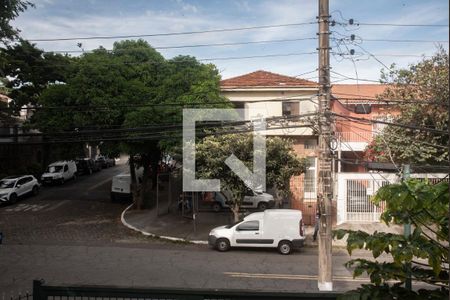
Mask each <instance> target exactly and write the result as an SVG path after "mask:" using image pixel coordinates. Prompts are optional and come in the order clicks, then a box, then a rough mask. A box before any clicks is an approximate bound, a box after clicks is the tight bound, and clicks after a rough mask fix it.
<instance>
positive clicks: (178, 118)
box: [124, 56, 230, 207]
mask: <svg viewBox="0 0 450 300" xmlns="http://www.w3.org/2000/svg"><path fill="white" fill-rule="evenodd" d="M157 67H158V77H157V79H156V86H155V88H154V90H155V95H154V97H153V98H147V99H146V101H145V103H147V104H149V105H151V104H157V106H152V107H144V108H139V109H137V110H134V111H132V112H130V113H128V114H127V115H126V116H125V121H124V125H125V127H138V126H143V125H156V126H158V125H159V126H161V125H167V124H180V123H181V122H182V111H183V108H184V107H189V108H196V107H197V108H208V107H209V108H211V107H222V108H225V107H230V102H229V100H227V99H225V98H224V97H222V96H221V95H220V88H219V81H220V76H219V73H218V71H217V69H216V68H215V66H213V65H210V64H202V63H200V62H199V61H197V60H196V59H195V58H193V57H189V56H178V57H175V58H173V59H171V60H168V61H167V62H166V63H162V64H159V65H157ZM165 104H166V105H165ZM153 131H154V132H155V131H156V134H155V133H154V135H153V137H152V138H150V139H147V140H142V141H136V142H132V143H127V148H128V149H129V152H130V153H139V154H140V155H139V158H140V161H138V163H139V165H141V166H143V167H144V176H143V182H142V187H141V191H140V194H141V195H140V202H141V201H143V198H144V196H146V195H147V196H149V197H148V201H147V202H148V204H149V205H153V204H154V202H155V201H154V197H152V196H154V195H152V194H153V193H152V191H151V190H154V189H155V188H156V181H157V169H158V164H159V162H160V160H161V158H162V153H163V152H169V153H173V152H174V148H177V147H179V145H181V138H180V137H179V135H180V134H181V128H179V129H178V130H172V132H171V133H170V134H167V131H164V130H163V129H160V130H159V132H158V129H157V128H156V129H154V130H153ZM149 133H152V132H149ZM139 206H140V203H139V202H138V207H139Z"/></svg>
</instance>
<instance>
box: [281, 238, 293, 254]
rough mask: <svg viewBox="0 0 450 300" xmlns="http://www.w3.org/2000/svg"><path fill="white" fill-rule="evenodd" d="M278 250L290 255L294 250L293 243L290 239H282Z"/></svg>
mask: <svg viewBox="0 0 450 300" xmlns="http://www.w3.org/2000/svg"><path fill="white" fill-rule="evenodd" d="M278 252H280V253H281V254H283V255H288V254H290V253H291V252H292V243H291V242H289V241H281V242H280V243H279V244H278Z"/></svg>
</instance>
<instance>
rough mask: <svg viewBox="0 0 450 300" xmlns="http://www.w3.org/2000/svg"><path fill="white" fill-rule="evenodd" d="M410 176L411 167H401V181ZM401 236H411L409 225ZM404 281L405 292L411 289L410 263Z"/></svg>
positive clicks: (405, 226)
mask: <svg viewBox="0 0 450 300" xmlns="http://www.w3.org/2000/svg"><path fill="white" fill-rule="evenodd" d="M410 176H411V167H410V165H409V164H406V165H403V170H402V181H405V180H408V179H409V178H410ZM403 235H404V236H405V238H409V237H410V236H411V223H409V222H408V223H406V224H403ZM406 269H407V271H406V276H407V278H406V280H405V288H406V289H407V290H411V289H412V281H411V263H408V264H407V266H406Z"/></svg>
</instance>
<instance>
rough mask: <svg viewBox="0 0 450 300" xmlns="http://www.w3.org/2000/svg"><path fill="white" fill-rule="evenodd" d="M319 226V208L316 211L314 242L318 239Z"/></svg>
mask: <svg viewBox="0 0 450 300" xmlns="http://www.w3.org/2000/svg"><path fill="white" fill-rule="evenodd" d="M319 226H320V212H319V210H317V211H316V223H315V224H314V234H313V241H314V242H315V241H316V239H317V233H318V232H319Z"/></svg>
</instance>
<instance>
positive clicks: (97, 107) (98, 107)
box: [0, 93, 318, 112]
mask: <svg viewBox="0 0 450 300" xmlns="http://www.w3.org/2000/svg"><path fill="white" fill-rule="evenodd" d="M201 95H203V93H191V94H184V96H201ZM304 96H305V95H304V94H295V95H291V96H281V97H276V98H269V99H264V100H253V101H251V102H252V103H261V102H278V101H286V100H291V101H293V100H295V101H310V102H312V103H314V104H317V105H318V102H317V101H314V100H313V97H314V96H311V97H307V98H304ZM233 102H239V101H230V102H226V101H211V102H186V103H184V102H183V103H180V102H165V103H151V104H126V105H114V106H109V105H61V106H28V107H24V108H21V109H20V110H67V109H75V110H77V111H79V110H84V109H86V110H88V111H91V110H95V111H98V110H100V111H101V110H107V111H109V110H116V109H118V108H142V107H144V108H145V107H150V108H151V107H173V106H174V107H180V108H186V107H191V106H195V105H203V108H205V107H204V106H207V105H212V104H224V105H230V104H233ZM1 111H8V109H4V108H0V112H1Z"/></svg>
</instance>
